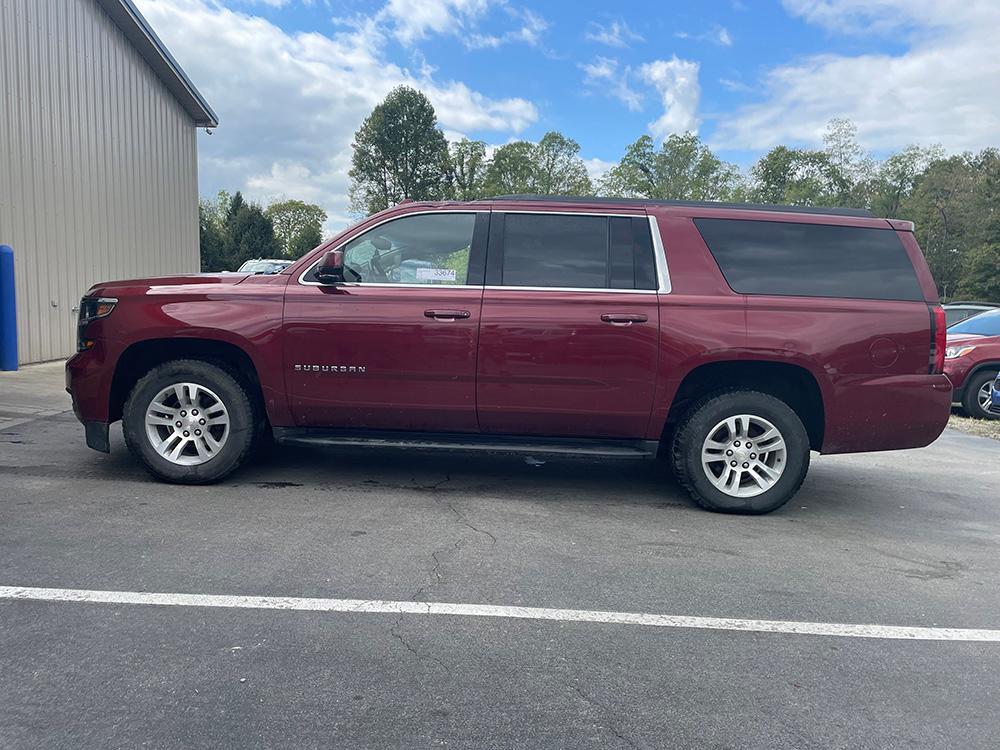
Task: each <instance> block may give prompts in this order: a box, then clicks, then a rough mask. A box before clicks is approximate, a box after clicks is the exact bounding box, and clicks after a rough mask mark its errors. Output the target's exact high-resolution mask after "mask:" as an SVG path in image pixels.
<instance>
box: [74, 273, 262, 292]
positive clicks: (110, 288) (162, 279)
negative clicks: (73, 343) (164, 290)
mask: <svg viewBox="0 0 1000 750" xmlns="http://www.w3.org/2000/svg"><path fill="white" fill-rule="evenodd" d="M247 276H249V274H246V273H230V272H226V271H224V272H221V273H189V274H178V275H176V276H151V277H149V278H143V279H120V280H118V281H102V282H100V283H99V284H94V285H93V286H92V287H90V289H88V290H87V294H86V295H85V296H87V297H113V296H115V293H116V292H121V293H126V292H133V293H134V292H136V291H142V290H147V289H150V288H152V287H176V286H191V285H195V284H223V285H226V286H229V285H232V284H239V283H240V282H241V281H243V280H244V279H246V278H247Z"/></svg>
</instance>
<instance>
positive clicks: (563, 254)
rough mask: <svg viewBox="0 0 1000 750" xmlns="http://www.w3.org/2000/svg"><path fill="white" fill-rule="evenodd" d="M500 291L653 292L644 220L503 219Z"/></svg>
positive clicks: (510, 216) (524, 216) (510, 215)
mask: <svg viewBox="0 0 1000 750" xmlns="http://www.w3.org/2000/svg"><path fill="white" fill-rule="evenodd" d="M501 283H502V284H503V286H521V287H525V286H527V287H565V288H573V289H655V288H656V285H655V272H654V263H653V249H652V243H651V241H650V237H649V222H648V220H647V219H646V218H645V217H634V218H633V217H621V216H575V215H572V214H516V213H508V214H506V215H505V216H504V228H503V265H502V268H501Z"/></svg>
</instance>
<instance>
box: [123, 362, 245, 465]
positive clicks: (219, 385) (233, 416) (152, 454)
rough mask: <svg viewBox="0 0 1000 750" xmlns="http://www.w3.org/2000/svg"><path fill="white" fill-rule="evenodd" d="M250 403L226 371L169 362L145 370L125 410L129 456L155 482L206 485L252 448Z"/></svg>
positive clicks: (192, 363) (124, 418) (241, 388)
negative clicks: (155, 480) (150, 475)
mask: <svg viewBox="0 0 1000 750" xmlns="http://www.w3.org/2000/svg"><path fill="white" fill-rule="evenodd" d="M257 422H258V420H256V419H255V415H254V411H253V407H252V405H251V401H250V398H249V397H248V396H247V393H246V391H245V390H244V388H243V386H242V385H241V384H240V382H239V381H238V380H237V379H236V378H234V377H233V376H232V375H231V374H230V373H228V372H227V371H226V370H224V369H222V368H220V367H217V366H216V365H213V364H209V363H208V362H202V361H199V360H175V361H172V362H166V363H164V364H162V365H159V366H158V367H155V368H153V369H152V370H150V371H149V372H148V373H147V374H146V375H145V376H143V377H142V378H141V379H140V380H139V382H137V383H136V384H135V387H134V388H133V389H132V392H131V394H130V395H129V398H128V401H127V402H126V404H125V411H124V414H123V417H122V428H123V432H124V434H125V442H126V444H127V445H128V447H129V450H130V451H131V452H132V454H133V455H135V456H136V457H137V458H138V459H139V460H140V461H141V462H142V463H143V465H144V466H145V467H146V468H147V469H148V470H149V472H150V473H152V474H153V475H154V476H156V477H157V478H159V479H163V480H166V481H168V482H178V483H181V484H206V483H209V482H215V481H218V480H219V479H222V478H223V477H225V476H227V475H228V474H230V473H231V472H233V471H234V470H235V469H237V468H238V467H239V466H240V464H241V463H243V461H244V460H245V458H246V457H247V455H248V454H249V453H250V451H251V449H252V448H253V445H254V442H255V441H254V437H255V434H256V432H257Z"/></svg>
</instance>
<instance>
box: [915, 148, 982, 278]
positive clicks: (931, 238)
mask: <svg viewBox="0 0 1000 750" xmlns="http://www.w3.org/2000/svg"><path fill="white" fill-rule="evenodd" d="M976 183H977V175H976V170H975V168H974V165H973V163H972V161H971V155H969V154H966V155H963V156H952V157H950V158H947V159H938V160H937V161H934V162H933V163H931V164H930V165H929V166H928V167H927V169H926V170H924V172H923V173H922V174H921V175H920V176H919V178H918V179H917V180H916V184H915V186H914V188H913V191H912V193H911V194H910V195H909V196H908V197H907V198H906V199H905V200H904V201H903V202H902V205H901V210H900V217H899V218H903V219H909V220H910V221H913V222H914V223H915V224H916V235H917V241H918V242H919V243H920V247H921V248H922V249H923V251H924V257H925V258H926V259H927V264H928V265H929V266H930V268H931V273H932V274H933V275H934V279H935V281H936V282H937V285H938V290H939V292H940V293H941V295H942V296H945V297H949V296H950V297H952V298H953V297H954V295H955V293H956V290H957V288H958V285H959V280H960V278H961V276H962V272H963V266H964V262H963V259H964V256H965V254H966V252H967V251H968V250H969V249H970V248H972V247H977V246H979V245H982V244H984V242H985V235H984V230H985V224H984V223H983V216H982V214H981V212H980V211H979V207H978V206H977V203H978V201H977V200H976V199H977V185H976Z"/></svg>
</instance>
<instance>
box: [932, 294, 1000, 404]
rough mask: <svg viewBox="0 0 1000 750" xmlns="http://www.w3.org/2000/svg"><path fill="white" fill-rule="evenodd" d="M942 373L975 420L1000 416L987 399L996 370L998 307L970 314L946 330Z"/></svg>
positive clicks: (999, 338)
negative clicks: (977, 313) (946, 344)
mask: <svg viewBox="0 0 1000 750" xmlns="http://www.w3.org/2000/svg"><path fill="white" fill-rule="evenodd" d="M944 372H945V374H946V375H947V376H948V379H949V380H951V384H952V385H953V386H954V387H955V394H954V398H953V400H954V402H955V403H957V404H961V407H962V411H964V412H965V413H966V414H968V415H969V416H970V417H977V418H979V419H1000V410H997V409H996V407H994V406H993V405H992V404H991V402H990V391H991V388H992V384H993V381H994V380H996V377H997V373H998V372H1000V310H990V311H989V312H984V313H980V314H979V315H974V316H973V317H971V318H966V319H965V320H963V321H962V322H961V323H956V324H955V325H953V326H951V328H949V329H948V346H947V348H946V349H945V360H944Z"/></svg>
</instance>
